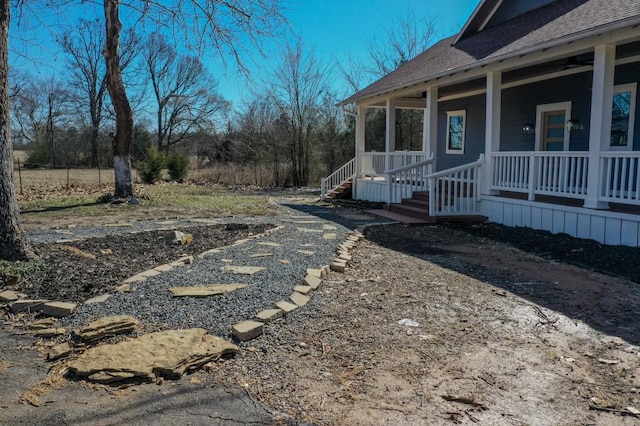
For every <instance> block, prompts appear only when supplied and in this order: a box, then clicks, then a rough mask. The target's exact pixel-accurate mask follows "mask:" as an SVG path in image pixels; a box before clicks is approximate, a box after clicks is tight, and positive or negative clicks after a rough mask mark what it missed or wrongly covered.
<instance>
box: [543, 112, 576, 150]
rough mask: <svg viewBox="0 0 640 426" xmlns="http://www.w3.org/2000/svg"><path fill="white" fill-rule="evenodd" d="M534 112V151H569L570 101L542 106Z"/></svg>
mask: <svg viewBox="0 0 640 426" xmlns="http://www.w3.org/2000/svg"><path fill="white" fill-rule="evenodd" d="M536 109H537V111H536V121H537V125H536V151H569V132H567V130H566V128H565V126H566V123H567V120H570V119H571V101H567V102H557V103H553V104H542V105H538V106H537V108H536Z"/></svg>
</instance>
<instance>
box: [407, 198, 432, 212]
mask: <svg viewBox="0 0 640 426" xmlns="http://www.w3.org/2000/svg"><path fill="white" fill-rule="evenodd" d="M402 205H404V206H411V207H418V208H420V209H422V210H423V211H429V200H428V199H427V200H419V199H416V198H404V199H403V200H402Z"/></svg>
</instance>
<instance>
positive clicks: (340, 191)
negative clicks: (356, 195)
mask: <svg viewBox="0 0 640 426" xmlns="http://www.w3.org/2000/svg"><path fill="white" fill-rule="evenodd" d="M352 184H353V179H348V180H346V181H344V182H342V183H341V184H340V186H338V187H336V188H334V189H333V190H331V191H329V193H328V194H327V195H326V197H325V198H329V199H332V200H334V199H343V198H349V197H351V186H352Z"/></svg>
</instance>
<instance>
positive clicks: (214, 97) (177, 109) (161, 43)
mask: <svg viewBox="0 0 640 426" xmlns="http://www.w3.org/2000/svg"><path fill="white" fill-rule="evenodd" d="M142 55H143V60H144V64H145V68H146V72H147V73H148V76H149V83H150V84H151V87H152V89H153V94H154V98H155V101H156V126H157V127H156V130H157V144H158V148H160V149H163V148H164V149H166V150H168V149H169V147H170V146H171V145H174V144H177V143H179V142H180V141H182V140H184V139H185V138H186V137H187V136H188V135H189V134H190V133H192V132H194V131H197V130H202V129H204V128H215V122H216V119H217V118H221V117H222V116H224V115H225V114H226V113H227V111H228V109H229V103H228V102H227V101H225V100H223V99H222V98H221V97H220V96H219V95H218V94H217V93H216V92H215V87H216V86H217V82H216V81H214V80H213V78H212V77H211V75H210V74H209V73H208V72H207V70H206V69H205V68H204V66H203V65H202V62H201V61H200V60H199V59H198V58H197V57H195V56H185V55H178V53H177V52H176V49H175V47H174V46H173V45H171V44H169V43H168V42H167V40H166V39H165V37H164V36H163V35H161V34H159V33H154V34H151V36H150V37H149V38H148V40H147V42H146V44H145V46H144V51H143V54H142Z"/></svg>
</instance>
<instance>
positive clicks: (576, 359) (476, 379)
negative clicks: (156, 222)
mask: <svg viewBox="0 0 640 426" xmlns="http://www.w3.org/2000/svg"><path fill="white" fill-rule="evenodd" d="M366 235H367V240H365V241H363V242H361V243H360V244H359V245H358V248H357V249H356V250H355V256H354V258H353V261H352V264H351V267H350V268H348V270H347V271H346V273H345V274H338V273H332V274H331V275H330V276H329V278H328V279H327V280H326V281H325V283H324V284H323V286H322V287H321V289H320V290H319V295H318V296H319V297H315V298H314V299H312V306H310V307H309V309H308V310H306V312H305V314H304V315H300V316H297V317H292V318H290V319H288V320H287V321H286V323H285V324H283V325H282V329H281V330H278V331H275V332H273V333H272V334H271V335H266V336H264V337H263V338H261V339H258V340H256V341H255V342H252V343H251V344H252V347H251V348H249V350H245V351H243V352H241V353H240V354H239V355H238V356H237V358H236V360H234V362H233V363H229V364H224V365H222V366H221V369H220V372H219V377H232V378H233V379H234V380H235V381H236V383H238V384H240V385H245V386H247V387H248V388H249V389H251V391H252V392H255V394H256V395H258V397H259V398H260V400H261V401H263V402H264V403H265V404H266V405H267V406H270V407H274V410H275V411H276V412H278V413H285V414H287V415H289V416H291V417H292V418H297V419H304V420H306V421H309V422H310V423H313V424H340V425H347V424H348V425H368V424H397V425H415V424H425V425H432V424H476V423H477V424H491V425H503V424H504V425H550V424H554V425H591V424H594V425H631V424H640V420H639V419H638V418H637V417H636V416H635V415H634V414H633V413H635V412H636V409H638V407H640V398H639V395H638V392H640V390H639V389H640V377H639V375H640V370H639V369H638V367H639V366H640V358H639V356H640V349H639V348H638V346H637V345H638V342H639V340H640V334H639V333H638V330H639V328H638V325H639V324H638V322H639V321H640V319H639V317H638V315H637V314H638V312H640V305H639V303H640V297H639V296H640V292H639V291H638V285H637V283H634V282H631V281H628V280H625V279H621V278H616V277H611V276H607V275H604V274H600V273H596V272H593V271H592V270H590V269H587V268H581V267H576V266H572V265H567V264H562V263H558V262H552V261H548V260H546V259H543V258H541V257H538V256H535V255H532V254H530V253H527V252H524V251H521V250H519V249H516V248H514V247H513V246H510V245H506V244H503V243H500V242H496V241H494V240H489V239H483V238H479V237H477V236H474V235H471V234H470V233H469V232H467V231H464V230H459V229H456V228H446V227H428V228H405V227H402V226H399V225H397V226H386V227H379V228H372V229H371V230H370V231H369V232H368V233H367V234H366ZM402 320H411V321H414V322H416V323H417V324H419V325H417V326H415V327H413V326H409V325H399V321H402Z"/></svg>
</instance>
